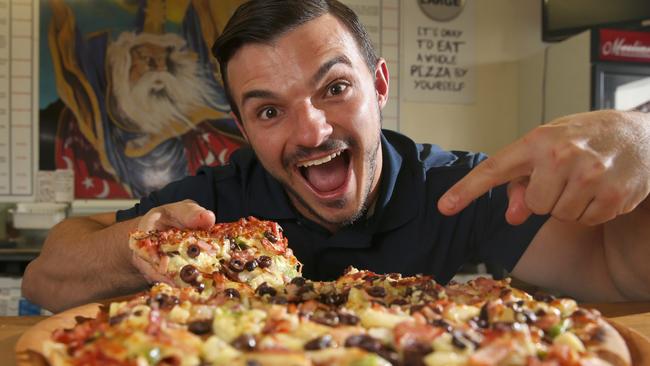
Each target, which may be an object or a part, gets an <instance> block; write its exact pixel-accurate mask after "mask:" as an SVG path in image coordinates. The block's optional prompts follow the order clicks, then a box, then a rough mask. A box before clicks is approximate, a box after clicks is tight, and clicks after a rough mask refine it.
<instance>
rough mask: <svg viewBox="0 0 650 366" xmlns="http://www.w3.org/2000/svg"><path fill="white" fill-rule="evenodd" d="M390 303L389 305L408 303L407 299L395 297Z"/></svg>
mask: <svg viewBox="0 0 650 366" xmlns="http://www.w3.org/2000/svg"><path fill="white" fill-rule="evenodd" d="M390 304H391V305H398V306H402V305H407V304H408V301H406V300H404V299H395V300H393V301H391V302H390Z"/></svg>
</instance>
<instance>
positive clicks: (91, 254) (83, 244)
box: [23, 218, 146, 311]
mask: <svg viewBox="0 0 650 366" xmlns="http://www.w3.org/2000/svg"><path fill="white" fill-rule="evenodd" d="M136 225H137V219H134V220H130V221H126V222H121V223H116V224H113V225H110V226H106V225H104V224H102V223H101V222H98V221H95V220H92V219H90V218H71V219H67V220H65V221H64V222H62V223H60V224H58V225H57V226H55V227H54V228H53V229H52V230H51V232H50V235H49V236H48V238H47V240H46V241H45V243H44V245H43V249H42V251H41V254H40V255H39V257H38V258H36V259H35V260H34V261H32V262H31V263H30V264H29V266H28V267H27V269H26V271H25V275H24V278H23V295H24V296H26V297H27V298H29V299H30V300H33V301H35V302H36V303H39V304H41V305H42V306H44V307H45V308H47V309H50V310H53V311H60V310H63V309H65V308H69V307H72V306H75V305H79V304H82V303H86V302H89V301H93V300H99V299H105V298H108V297H113V296H117V295H121V294H126V293H130V292H135V291H137V290H139V289H141V288H143V286H145V285H146V282H145V280H144V278H143V277H142V276H141V275H140V274H139V272H138V271H137V270H136V269H135V268H134V267H133V265H132V264H131V263H132V262H131V253H130V249H129V248H128V233H129V232H130V231H132V230H133V229H134V228H135V226H136Z"/></svg>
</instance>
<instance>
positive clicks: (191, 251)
mask: <svg viewBox="0 0 650 366" xmlns="http://www.w3.org/2000/svg"><path fill="white" fill-rule="evenodd" d="M199 254H201V248H200V247H199V246H198V245H196V244H190V246H188V247H187V256H188V257H190V258H196V257H198V256H199Z"/></svg>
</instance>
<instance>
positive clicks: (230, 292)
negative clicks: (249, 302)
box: [223, 288, 240, 299]
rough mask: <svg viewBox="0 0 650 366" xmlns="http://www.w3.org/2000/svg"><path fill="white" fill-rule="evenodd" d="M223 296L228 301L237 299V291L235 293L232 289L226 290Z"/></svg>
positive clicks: (238, 296)
mask: <svg viewBox="0 0 650 366" xmlns="http://www.w3.org/2000/svg"><path fill="white" fill-rule="evenodd" d="M223 294H224V295H226V297H227V298H229V299H239V298H240V295H239V291H237V290H236V289H234V288H227V289H225V290H224V291H223Z"/></svg>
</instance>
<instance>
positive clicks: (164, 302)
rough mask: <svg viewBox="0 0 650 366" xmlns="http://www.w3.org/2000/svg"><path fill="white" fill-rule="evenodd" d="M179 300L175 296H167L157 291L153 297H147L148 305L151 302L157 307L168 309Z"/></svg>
mask: <svg viewBox="0 0 650 366" xmlns="http://www.w3.org/2000/svg"><path fill="white" fill-rule="evenodd" d="M179 302H180V301H179V300H178V297H176V296H169V295H167V294H163V293H159V294H156V296H154V298H152V299H149V305H152V304H153V303H157V304H158V308H159V309H163V310H170V309H171V308H173V307H174V305H176V304H178V303H179Z"/></svg>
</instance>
